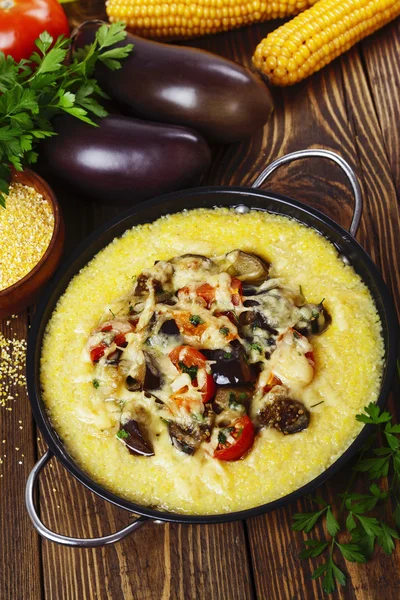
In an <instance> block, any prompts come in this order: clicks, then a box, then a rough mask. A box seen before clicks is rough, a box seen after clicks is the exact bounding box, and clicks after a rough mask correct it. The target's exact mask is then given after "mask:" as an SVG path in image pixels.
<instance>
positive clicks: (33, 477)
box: [25, 450, 149, 548]
mask: <svg viewBox="0 0 400 600" xmlns="http://www.w3.org/2000/svg"><path fill="white" fill-rule="evenodd" d="M52 457H53V454H52V452H50V450H47V452H45V454H43V456H42V457H41V458H40V459H39V460H38V462H37V463H36V465H35V466H34V467H33V469H32V471H31V472H30V474H29V477H28V481H27V482H26V489H25V503H26V508H27V510H28V514H29V516H30V518H31V520H32V523H33V525H34V527H35V529H36V530H37V531H38V533H39V534H40V535H41V536H42V537H44V538H46V539H47V540H50V541H51V542H57V543H58V544H62V545H63V546H74V547H78V546H80V547H83V548H96V547H97V546H105V545H107V544H114V543H115V542H119V541H120V540H122V539H123V538H124V537H125V536H127V535H129V534H130V533H133V532H134V531H136V530H137V529H139V528H140V527H141V526H142V525H144V524H145V523H146V522H147V521H148V520H149V519H148V518H147V517H138V518H137V519H136V520H135V521H134V522H133V523H130V524H129V525H128V526H127V527H124V528H123V529H121V530H120V531H116V532H115V533H112V534H110V535H105V536H103V537H98V538H75V537H67V536H65V535H61V534H59V533H55V532H54V531H51V530H50V529H48V528H47V527H46V526H45V525H44V524H43V523H42V521H41V520H40V517H39V515H38V513H37V510H36V508H35V503H34V500H33V498H34V491H35V485H36V481H37V478H38V476H39V473H40V471H41V470H42V469H43V467H45V466H46V464H47V463H48V461H49V460H50V459H51V458H52Z"/></svg>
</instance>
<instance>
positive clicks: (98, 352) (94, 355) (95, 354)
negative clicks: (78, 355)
mask: <svg viewBox="0 0 400 600" xmlns="http://www.w3.org/2000/svg"><path fill="white" fill-rule="evenodd" d="M106 348H107V346H106V345H105V344H99V345H98V346H95V348H92V349H91V351H90V360H91V361H92V362H93V363H96V362H99V360H100V359H101V357H102V356H104V353H105V351H106Z"/></svg>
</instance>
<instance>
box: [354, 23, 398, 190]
mask: <svg viewBox="0 0 400 600" xmlns="http://www.w3.org/2000/svg"><path fill="white" fill-rule="evenodd" d="M359 51H360V56H361V59H362V61H363V65H364V67H365V75H366V78H367V83H368V86H369V90H370V93H371V96H372V100H373V108H374V111H375V113H376V115H377V118H378V121H379V125H380V129H381V131H382V139H383V143H384V146H385V150H386V155H387V158H388V161H389V164H390V169H391V172H392V175H393V180H394V184H395V186H396V190H397V196H398V199H400V161H399V148H400V127H399V122H400V104H399V90H400V63H399V53H400V19H396V21H394V22H393V23H391V24H390V25H389V26H388V27H385V28H384V29H382V30H379V31H377V32H376V33H375V34H374V35H372V36H371V37H368V38H366V39H365V40H364V41H363V42H362V43H361V44H360V47H359Z"/></svg>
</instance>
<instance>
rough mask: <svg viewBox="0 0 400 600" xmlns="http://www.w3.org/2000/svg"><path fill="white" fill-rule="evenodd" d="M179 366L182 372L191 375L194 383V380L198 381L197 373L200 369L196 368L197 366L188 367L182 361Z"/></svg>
mask: <svg viewBox="0 0 400 600" xmlns="http://www.w3.org/2000/svg"><path fill="white" fill-rule="evenodd" d="M178 366H179V368H180V370H181V371H182V373H187V374H188V375H189V377H190V379H191V380H192V381H193V379H196V377H197V371H198V370H199V367H196V366H195V365H193V366H191V367H188V366H187V365H185V363H184V362H182V361H181V360H180V361H179V362H178Z"/></svg>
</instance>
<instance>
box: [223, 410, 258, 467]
mask: <svg viewBox="0 0 400 600" xmlns="http://www.w3.org/2000/svg"><path fill="white" fill-rule="evenodd" d="M230 429H232V431H231V432H230V435H231V436H232V437H233V438H234V440H235V441H234V442H232V444H230V443H229V442H225V443H221V442H220V443H219V444H218V446H217V449H216V450H215V452H214V458H218V460H239V458H242V456H243V455H244V454H245V453H246V452H247V451H248V450H250V448H251V447H252V445H253V443H254V427H253V423H252V422H251V420H250V418H249V417H248V416H247V415H245V416H244V417H240V419H237V420H236V421H234V422H233V423H232V425H231V427H230Z"/></svg>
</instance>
